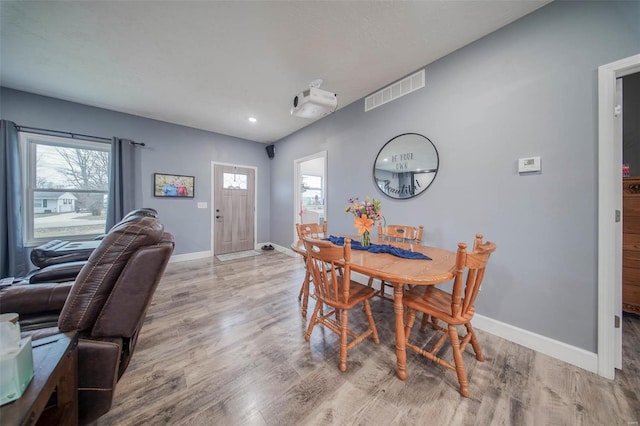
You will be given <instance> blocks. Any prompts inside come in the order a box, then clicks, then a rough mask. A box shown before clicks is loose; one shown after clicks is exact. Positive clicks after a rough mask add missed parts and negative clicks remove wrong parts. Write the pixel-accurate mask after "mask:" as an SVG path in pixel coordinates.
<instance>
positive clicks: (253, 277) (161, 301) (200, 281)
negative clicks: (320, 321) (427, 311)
mask: <svg viewBox="0 0 640 426" xmlns="http://www.w3.org/2000/svg"><path fill="white" fill-rule="evenodd" d="M303 277H304V267H303V264H302V261H301V260H300V259H299V258H293V257H289V256H287V255H286V254H283V253H279V252H277V251H273V252H270V253H264V254H263V255H261V256H255V257H251V258H247V259H239V260H237V261H230V262H220V261H218V260H217V259H216V260H213V259H206V260H197V261H189V262H180V263H173V264H170V265H169V266H168V268H167V271H166V273H165V275H164V277H163V279H162V281H161V283H160V285H159V287H158V290H157V291H156V294H155V296H154V299H153V302H152V305H151V307H150V308H149V311H148V315H147V319H146V322H145V324H144V326H143V328H142V332H141V334H140V337H139V340H138V344H137V348H136V352H135V354H134V356H133V359H132V361H131V364H130V365H129V368H128V370H127V372H126V373H125V374H124V376H123V377H122V379H121V380H120V382H119V383H118V386H117V390H116V396H115V399H114V405H113V407H112V409H111V411H110V412H109V413H107V414H106V415H105V416H103V417H102V418H101V419H99V420H98V421H97V424H98V425H101V426H104V425H127V426H128V425H278V426H283V425H426V424H429V425H483V426H484V425H637V424H638V422H639V421H640V355H639V353H640V317H638V316H633V315H628V316H627V315H625V317H624V321H623V327H624V329H623V330H624V338H623V342H624V347H623V351H624V365H623V370H622V371H618V372H617V374H616V379H615V380H607V379H604V378H601V377H599V376H597V375H595V374H592V373H589V372H587V371H585V370H582V369H579V368H577V367H573V366H571V365H569V364H566V363H563V362H561V361H558V360H555V359H553V358H550V357H548V356H545V355H542V354H540V353H537V352H534V351H532V350H529V349H526V348H524V347H522V346H519V345H517V344H515V343H511V342H509V341H506V340H504V339H501V338H498V337H495V336H493V335H491V334H488V333H485V332H483V331H481V330H477V334H478V338H479V340H480V344H481V346H482V350H483V353H484V356H485V361H484V362H477V361H476V360H475V358H474V357H473V355H472V354H471V352H470V351H471V349H470V348H469V349H467V353H465V354H464V360H465V364H466V367H467V372H468V375H469V383H470V391H471V397H470V398H464V397H462V396H461V395H460V394H459V393H458V383H457V380H456V375H455V373H454V372H453V371H450V370H446V369H444V368H442V367H440V366H438V365H435V364H433V363H431V362H429V361H427V360H425V359H424V358H421V357H419V356H418V355H417V354H415V353H413V352H408V353H407V371H408V374H409V377H408V379H407V380H406V381H401V380H399V379H398V378H397V376H396V374H395V367H396V362H395V349H394V316H393V305H392V303H391V302H388V301H384V300H381V299H379V298H374V300H373V302H372V309H373V315H374V318H375V320H376V324H377V328H378V332H379V334H380V344H379V345H375V344H374V343H373V341H372V340H370V339H369V340H367V341H365V342H363V343H361V344H360V345H358V346H356V347H355V348H354V349H352V350H351V351H350V352H349V358H348V361H347V372H346V373H341V372H340V371H339V370H338V349H339V348H338V336H336V335H335V334H333V333H331V332H330V331H328V330H323V329H321V328H319V327H316V329H315V330H314V332H313V335H312V337H311V341H310V342H305V340H304V332H305V328H306V320H304V319H303V318H302V317H301V315H300V308H301V307H300V305H299V302H298V300H297V295H298V291H299V289H300V283H301V282H302V279H303ZM313 303H314V302H313V300H312V299H311V300H310V304H311V307H310V312H309V315H311V312H312V310H313V309H312V308H313ZM350 324H353V325H354V326H357V325H358V324H363V326H364V324H365V317H364V314H363V313H362V312H360V310H358V309H356V310H354V311H353V313H352V314H350ZM416 336H420V333H419V331H418V330H417V326H416V328H414V330H413V333H412V337H413V338H415V337H416ZM423 336H424V339H425V342H426V340H427V339H428V338H429V335H428V334H425V335H423ZM445 357H446V358H451V354H450V351H449V353H448V354H445Z"/></svg>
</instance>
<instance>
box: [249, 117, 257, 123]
mask: <svg viewBox="0 0 640 426" xmlns="http://www.w3.org/2000/svg"><path fill="white" fill-rule="evenodd" d="M249 121H250V122H252V123H255V122H256V121H258V119H257V118H255V117H249Z"/></svg>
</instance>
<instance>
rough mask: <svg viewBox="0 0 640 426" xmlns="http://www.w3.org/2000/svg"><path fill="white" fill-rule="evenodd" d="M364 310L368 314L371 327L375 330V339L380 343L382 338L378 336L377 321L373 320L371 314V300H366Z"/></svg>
mask: <svg viewBox="0 0 640 426" xmlns="http://www.w3.org/2000/svg"><path fill="white" fill-rule="evenodd" d="M364 312H365V313H366V314H367V320H368V321H369V328H370V329H371V331H372V332H373V341H374V342H375V343H376V345H377V344H378V343H380V338H378V329H377V328H376V322H375V321H374V320H373V315H371V305H369V301H368V300H365V301H364Z"/></svg>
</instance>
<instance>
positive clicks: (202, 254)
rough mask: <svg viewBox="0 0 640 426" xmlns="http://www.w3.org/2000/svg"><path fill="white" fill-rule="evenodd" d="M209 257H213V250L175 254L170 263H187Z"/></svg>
mask: <svg viewBox="0 0 640 426" xmlns="http://www.w3.org/2000/svg"><path fill="white" fill-rule="evenodd" d="M207 257H212V254H211V250H206V251H198V252H194V253H185V254H174V255H173V256H171V259H169V263H175V262H186V261H187V260H197V259H205V258H207Z"/></svg>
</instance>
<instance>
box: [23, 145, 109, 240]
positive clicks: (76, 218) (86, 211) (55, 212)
mask: <svg viewBox="0 0 640 426" xmlns="http://www.w3.org/2000/svg"><path fill="white" fill-rule="evenodd" d="M20 139H21V143H22V154H23V160H24V162H23V165H24V168H23V169H24V182H23V183H24V186H25V188H24V193H25V200H26V203H25V210H26V214H25V215H24V216H25V218H24V219H25V231H26V232H25V240H26V241H25V242H26V243H27V244H29V243H31V244H33V243H39V242H42V241H49V240H52V239H71V240H73V239H82V238H88V237H91V236H95V235H99V234H102V233H104V232H105V231H106V230H105V226H106V210H107V201H108V196H109V168H110V162H111V145H110V144H108V143H101V142H91V141H85V140H77V139H71V138H63V137H54V136H43V135H38V134H32V133H25V132H21V133H20Z"/></svg>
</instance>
